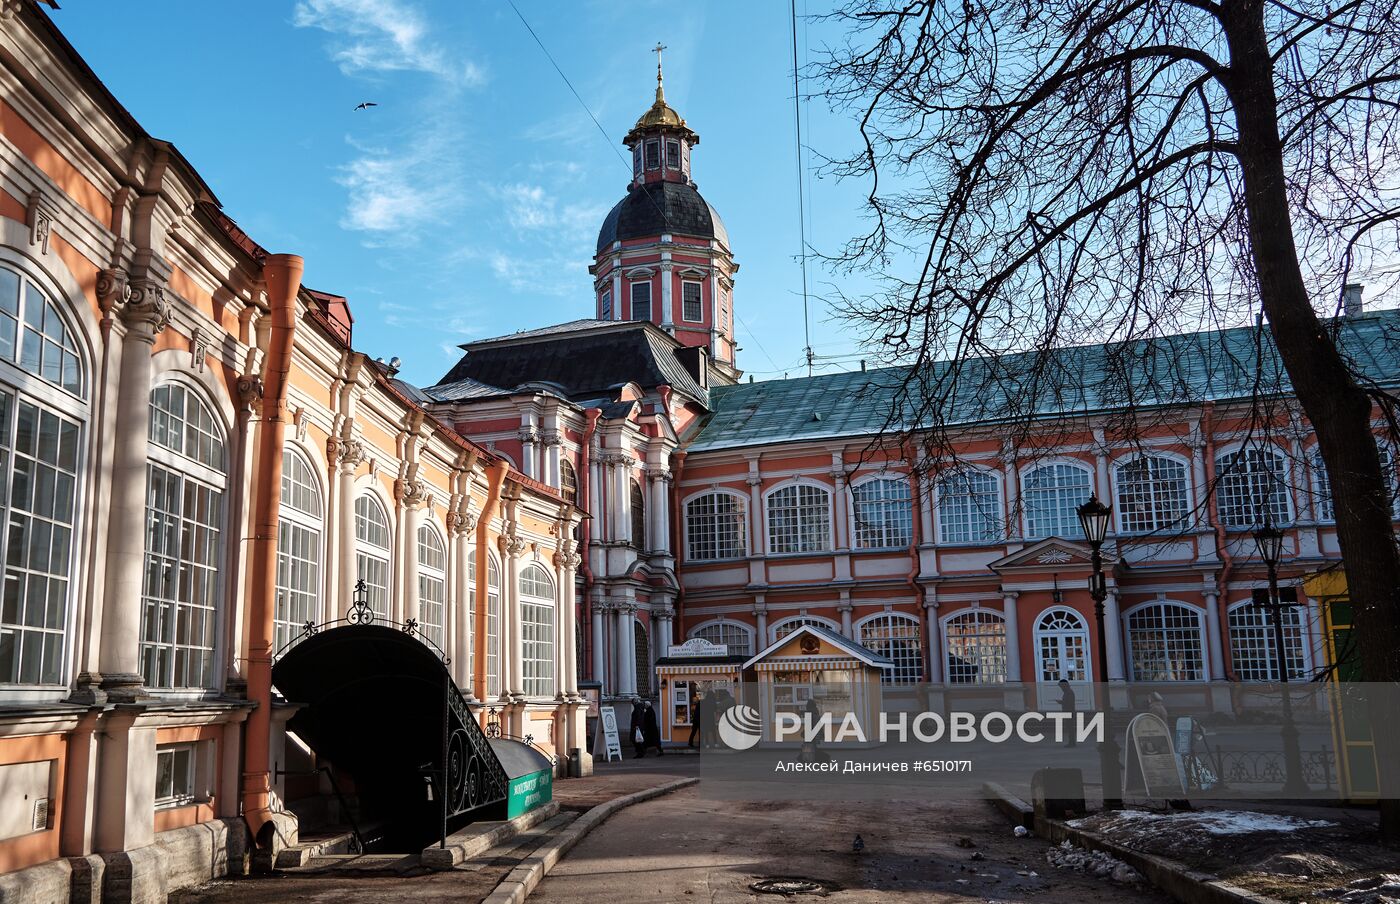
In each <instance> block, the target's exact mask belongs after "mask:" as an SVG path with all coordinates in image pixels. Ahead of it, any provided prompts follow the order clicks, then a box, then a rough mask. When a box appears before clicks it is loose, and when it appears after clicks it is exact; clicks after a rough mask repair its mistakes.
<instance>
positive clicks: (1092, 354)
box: [689, 310, 1400, 452]
mask: <svg viewBox="0 0 1400 904" xmlns="http://www.w3.org/2000/svg"><path fill="white" fill-rule="evenodd" d="M1331 324H1332V325H1333V326H1334V327H1335V328H1336V330H1337V334H1338V340H1339V342H1340V344H1341V347H1342V351H1343V353H1344V354H1345V355H1347V356H1348V357H1349V358H1350V359H1351V361H1352V363H1353V366H1354V367H1355V368H1356V369H1357V370H1358V371H1359V372H1360V373H1361V374H1363V375H1364V376H1365V377H1367V378H1369V379H1371V380H1375V381H1376V382H1378V383H1382V384H1386V385H1396V384H1398V383H1400V310H1382V311H1372V312H1369V313H1366V314H1364V315H1360V316H1354V317H1346V318H1339V319H1338V320H1336V321H1331ZM954 373H955V371H954V369H953V368H952V366H951V365H950V364H949V362H946V361H944V362H936V363H934V364H932V365H931V373H930V375H929V379H928V380H927V381H926V382H927V383H929V384H930V385H933V386H941V385H942V384H943V382H944V381H947V380H949V379H950V377H951V375H952V374H954ZM910 374H911V371H910V369H909V368H908V367H888V368H881V369H878V370H871V371H857V372H854V373H841V374H827V375H823V376H816V377H804V378H798V379H790V380H770V381H767V382H763V383H740V384H737V385H734V386H716V387H712V388H711V390H710V402H711V408H712V413H711V415H710V416H709V418H708V419H707V420H706V422H705V424H704V425H703V426H702V427H701V429H700V431H699V432H698V433H697V434H696V436H695V438H694V440H693V441H692V442H691V444H690V446H689V451H691V452H704V451H710V450H717V449H732V448H739V447H744V446H753V445H764V444H768V443H780V442H795V441H801V440H816V439H828V438H836V437H848V436H849V437H856V436H874V435H876V434H879V433H882V432H886V431H898V430H900V429H905V428H908V427H911V426H917V425H916V424H915V423H914V418H913V416H912V415H911V414H910V413H911V412H913V411H916V410H917V407H918V406H917V405H915V404H913V401H914V400H916V399H917V396H913V398H912V399H911V394H910V392H909V391H907V390H904V389H903V388H902V387H904V385H905V384H906V383H910V382H911V381H910V380H909V379H908V378H909V376H910ZM918 391H919V390H917V389H914V390H913V392H915V393H917V392H918ZM1289 391H1290V387H1289V384H1288V380H1287V377H1286V375H1285V374H1284V373H1283V370H1282V367H1281V366H1280V363H1279V361H1278V357H1277V353H1276V351H1275V349H1274V347H1273V343H1272V341H1271V340H1270V338H1269V335H1268V332H1267V331H1266V330H1262V331H1261V330H1259V329H1257V328H1254V327H1240V328H1234V329H1225V330H1210V331H1204V332H1199V333H1187V334H1183V335H1175V336H1164V337H1161V338H1156V339H1150V340H1141V341H1136V342H1131V343H1125V344H1118V345H1110V346H1104V345H1092V346H1075V347H1070V348H1062V349H1055V350H1052V351H1049V352H1046V353H1043V354H1038V353H1018V354H1008V355H1003V356H1000V357H996V358H975V359H970V360H968V361H965V362H963V364H962V366H961V368H959V369H958V370H957V371H956V384H955V386H954V387H953V390H952V391H951V392H949V393H947V394H946V398H948V399H951V404H948V405H946V406H945V410H944V414H943V418H942V420H943V423H944V424H945V425H968V426H971V425H975V424H979V423H994V422H997V421H1007V420H1014V419H1021V418H1027V417H1053V416H1056V415H1066V414H1087V413H1093V412H1100V411H1108V410H1113V409H1122V408H1125V407H1127V406H1128V405H1129V404H1132V405H1134V406H1136V407H1139V408H1150V407H1158V406H1164V405H1185V404H1191V403H1199V402H1204V401H1208V400H1213V401H1226V400H1230V399H1243V398H1249V397H1251V396H1252V395H1254V394H1256V393H1259V394H1263V395H1277V394H1280V393H1287V392H1289ZM932 395H933V396H934V397H937V398H945V394H944V393H935V394H932ZM896 411H898V412H900V414H899V416H898V417H892V413H893V412H896Z"/></svg>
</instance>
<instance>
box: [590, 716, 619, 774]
mask: <svg viewBox="0 0 1400 904" xmlns="http://www.w3.org/2000/svg"><path fill="white" fill-rule="evenodd" d="M600 712H601V713H602V718H601V719H599V720H598V730H599V731H601V732H602V733H603V747H604V752H605V754H606V755H607V760H606V762H609V763H611V762H612V759H613V756H614V755H616V756H617V758H618V759H619V760H620V759H622V739H621V738H619V737H618V734H617V711H616V710H614V709H613V708H612V707H611V706H604V707H601V708H600ZM595 749H596V745H595Z"/></svg>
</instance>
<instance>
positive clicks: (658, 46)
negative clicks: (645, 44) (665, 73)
mask: <svg viewBox="0 0 1400 904" xmlns="http://www.w3.org/2000/svg"><path fill="white" fill-rule="evenodd" d="M665 49H666V45H665V44H662V43H661V42H660V41H657V42H656V46H655V47H653V48H652V50H655V51H656V80H657V81H658V82H659V81H661V51H663V50H665Z"/></svg>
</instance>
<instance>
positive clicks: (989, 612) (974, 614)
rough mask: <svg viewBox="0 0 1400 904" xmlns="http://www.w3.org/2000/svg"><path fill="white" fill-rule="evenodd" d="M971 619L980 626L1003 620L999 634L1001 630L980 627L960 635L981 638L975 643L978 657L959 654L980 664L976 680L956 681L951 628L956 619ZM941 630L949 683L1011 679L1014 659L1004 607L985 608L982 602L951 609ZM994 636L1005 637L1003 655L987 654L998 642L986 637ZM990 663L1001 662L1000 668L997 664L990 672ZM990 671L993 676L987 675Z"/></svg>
mask: <svg viewBox="0 0 1400 904" xmlns="http://www.w3.org/2000/svg"><path fill="white" fill-rule="evenodd" d="M969 620H970V621H972V622H974V623H977V624H978V625H979V626H980V625H992V624H1000V625H1001V632H1000V634H998V633H997V632H995V631H981V630H979V631H976V632H968V633H967V634H966V635H962V634H960V635H959V639H961V638H962V637H964V636H965V637H970V638H974V639H979V642H978V643H977V644H975V647H976V649H975V650H973V651H972V652H974V653H975V654H976V656H975V657H973V658H967V657H963V656H959V657H958V658H959V659H961V660H962V661H963V662H965V663H970V664H972V665H975V666H976V667H977V673H976V678H975V679H974V680H972V681H966V680H957V681H955V680H953V671H954V670H953V644H952V642H951V641H950V639H949V634H948V628H949V626H950V625H953V624H954V623H955V622H956V623H962V622H964V621H969ZM938 631H939V634H940V635H941V636H942V639H943V680H944V682H946V683H947V684H959V685H966V686H969V687H976V686H978V685H997V684H1005V683H1006V682H1007V680H1008V679H1009V676H1010V659H1009V657H1010V646H1009V644H1008V643H1007V637H1006V633H1007V625H1006V616H1005V615H1004V614H1003V613H1002V612H1000V611H998V610H996V609H986V608H983V607H980V606H977V607H969V608H966V609H959V610H958V611H956V612H949V613H948V614H947V615H945V616H943V617H942V618H940V619H939V620H938ZM994 637H1000V638H1001V655H1000V656H996V655H992V656H990V657H988V656H985V655H984V654H985V653H986V652H987V651H988V650H989V649H991V648H992V647H994V646H995V644H990V643H988V642H987V641H986V640H985V638H994ZM959 646H961V644H960V645H959ZM988 665H992V666H998V668H997V669H996V670H995V671H994V672H990V673H989V671H988V669H987V668H986V667H987V666H988ZM988 674H991V675H992V677H991V678H988V677H987V675H988Z"/></svg>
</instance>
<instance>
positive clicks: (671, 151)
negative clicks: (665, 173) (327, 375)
mask: <svg viewBox="0 0 1400 904" xmlns="http://www.w3.org/2000/svg"><path fill="white" fill-rule="evenodd" d="M666 168H667V169H675V170H678V169H680V168H681V144H680V142H679V141H668V142H666Z"/></svg>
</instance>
